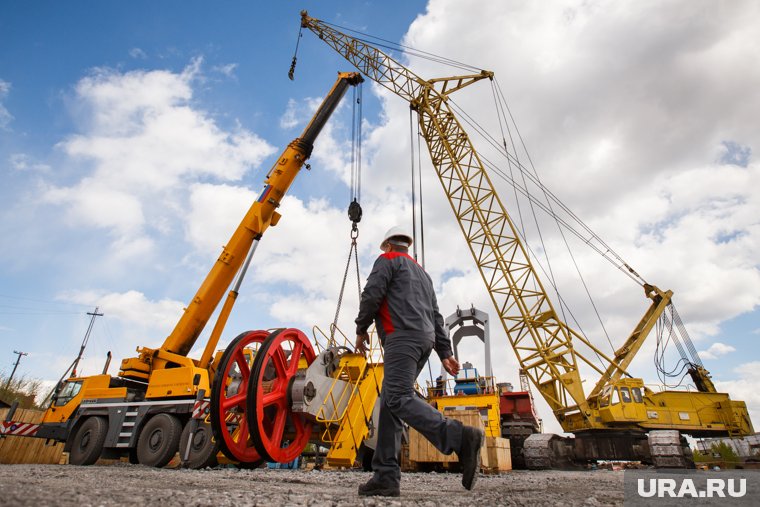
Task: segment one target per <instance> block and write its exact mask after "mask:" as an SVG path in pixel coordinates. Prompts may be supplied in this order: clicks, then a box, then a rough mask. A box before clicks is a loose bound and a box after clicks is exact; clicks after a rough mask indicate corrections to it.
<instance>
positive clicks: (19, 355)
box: [5, 350, 29, 389]
mask: <svg viewBox="0 0 760 507" xmlns="http://www.w3.org/2000/svg"><path fill="white" fill-rule="evenodd" d="M13 353H14V354H18V357H17V358H16V364H15V365H14V366H13V371H12V372H11V376H10V377H8V382H6V384H5V388H6V389H8V387H10V385H11V380H13V375H14V374H15V373H16V368H18V363H20V362H21V356H28V355H29V354H27V353H26V352H19V351H18V350H14V351H13Z"/></svg>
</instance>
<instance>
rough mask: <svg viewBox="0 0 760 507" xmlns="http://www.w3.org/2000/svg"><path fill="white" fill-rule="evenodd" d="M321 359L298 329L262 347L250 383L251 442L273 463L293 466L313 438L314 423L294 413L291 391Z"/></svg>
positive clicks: (284, 332)
mask: <svg viewBox="0 0 760 507" xmlns="http://www.w3.org/2000/svg"><path fill="white" fill-rule="evenodd" d="M316 357H317V355H316V354H315V353H314V348H313V347H312V346H311V342H310V341H309V339H308V338H307V337H306V335H305V334H304V333H303V332H301V331H299V330H298V329H280V330H277V331H275V332H273V333H272V334H270V335H269V337H268V338H267V339H266V340H265V341H264V343H262V344H261V348H260V349H259V351H258V352H257V353H256V356H254V358H253V366H252V368H251V378H250V379H249V380H248V396H247V400H246V416H247V420H248V421H247V422H248V428H249V431H250V433H251V441H252V442H253V445H254V447H256V450H257V451H258V452H259V455H260V456H261V457H262V458H263V459H265V460H267V461H271V462H276V463H290V462H291V461H293V460H294V459H296V458H297V457H298V456H300V455H301V453H302V452H303V450H304V448H305V447H306V444H308V443H309V439H310V438H311V429H312V421H311V420H310V419H307V418H306V416H305V415H304V414H301V413H297V412H294V411H293V410H292V409H291V393H290V387H291V385H292V382H293V380H294V379H295V378H296V375H297V374H298V373H299V370H302V369H304V368H308V366H309V365H310V364H311V363H313V362H314V359H316Z"/></svg>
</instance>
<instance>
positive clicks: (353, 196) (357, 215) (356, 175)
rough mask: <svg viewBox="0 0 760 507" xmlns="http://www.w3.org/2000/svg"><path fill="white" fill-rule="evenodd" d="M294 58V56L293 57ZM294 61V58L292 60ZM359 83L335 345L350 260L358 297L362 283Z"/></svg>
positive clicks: (355, 92)
mask: <svg viewBox="0 0 760 507" xmlns="http://www.w3.org/2000/svg"><path fill="white" fill-rule="evenodd" d="M294 58H295V57H294ZM294 61H295V60H294ZM361 86H362V85H361V83H359V84H358V85H357V86H356V87H354V89H353V100H352V104H353V108H352V118H351V164H350V171H351V178H350V189H349V193H350V196H349V200H350V202H349V205H348V218H349V220H350V221H351V232H350V238H351V246H350V247H349V249H348V260H347V261H346V269H345V271H344V273H343V282H342V283H341V286H340V294H339V295H338V304H337V307H336V309H335V318H334V319H333V323H332V325H331V326H330V343H329V345H330V346H335V345H336V341H335V331H336V329H337V328H338V318H339V317H340V308H341V305H342V304H343V295H344V293H345V290H346V282H347V281H348V271H349V269H350V268H351V260H352V259H353V260H354V266H355V269H356V285H357V289H358V294H359V299H361V294H362V285H361V274H360V271H359V248H358V245H357V242H356V240H357V239H358V238H359V226H358V224H359V222H360V221H361V219H362V207H361V204H360V201H361V181H362V178H361V153H362V150H361V145H362V88H361Z"/></svg>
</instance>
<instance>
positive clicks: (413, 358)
mask: <svg viewBox="0 0 760 507" xmlns="http://www.w3.org/2000/svg"><path fill="white" fill-rule="evenodd" d="M383 349H384V354H383V357H384V361H383V362H384V365H385V366H384V367H385V373H384V377H383V389H382V392H381V395H380V414H379V418H378V428H377V448H376V449H375V456H374V457H373V458H372V469H373V470H374V472H375V476H374V480H375V481H377V482H379V483H381V484H384V485H387V486H397V485H398V484H399V482H400V480H401V468H400V466H399V461H398V459H399V453H400V452H401V433H402V423H401V422H402V421H403V422H405V423H406V424H408V425H409V426H411V427H412V428H414V429H415V430H417V431H418V432H419V433H421V434H422V435H423V436H424V437H425V438H427V439H428V440H429V441H430V443H431V444H433V445H434V446H435V447H436V449H438V450H439V451H441V452H442V453H444V454H451V453H452V452H453V451H459V449H460V447H461V442H462V428H463V426H462V423H461V422H459V421H457V420H454V419H447V418H446V417H444V416H443V414H441V413H440V412H439V411H438V410H436V409H435V408H433V407H432V406H431V405H429V404H428V403H426V402H425V401H424V400H423V399H422V398H420V397H419V396H418V395H417V393H416V391H415V390H414V384H415V381H416V379H417V376H418V375H419V374H420V372H421V371H422V368H423V367H424V366H425V362H426V361H427V359H428V357H430V352H431V351H432V349H433V341H432V340H429V339H428V338H426V337H422V336H397V335H396V334H394V335H393V336H389V337H388V338H387V339H386V340H385V344H384V345H383Z"/></svg>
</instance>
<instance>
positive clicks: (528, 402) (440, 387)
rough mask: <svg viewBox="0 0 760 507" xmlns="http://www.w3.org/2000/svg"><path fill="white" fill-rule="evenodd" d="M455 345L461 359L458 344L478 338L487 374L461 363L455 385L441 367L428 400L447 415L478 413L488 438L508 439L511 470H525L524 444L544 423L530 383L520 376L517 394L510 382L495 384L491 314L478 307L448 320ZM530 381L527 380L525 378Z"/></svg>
mask: <svg viewBox="0 0 760 507" xmlns="http://www.w3.org/2000/svg"><path fill="white" fill-rule="evenodd" d="M445 324H446V329H447V330H448V332H449V334H450V336H451V340H452V344H453V346H454V356H455V357H456V358H457V360H460V355H459V344H460V343H461V341H462V339H463V338H466V337H469V336H475V337H477V338H479V339H480V340H481V341H482V342H483V348H484V356H485V357H484V359H485V375H480V374H479V372H478V370H477V368H474V367H473V366H472V364H470V363H469V362H465V363H463V364H462V369H461V370H460V372H459V374H458V375H457V376H456V377H455V378H454V379H453V382H451V381H449V380H448V379H447V375H446V371H445V370H444V369H443V368H441V374H440V376H439V377H438V378H437V379H436V380H435V382H433V383H428V386H427V397H428V399H429V400H430V401H431V403H433V404H434V405H435V406H436V407H437V408H438V409H439V410H441V411H442V412H443V413H444V414H447V413H451V411H453V410H477V411H478V412H479V413H480V415H481V419H482V425H483V426H484V429H485V432H486V436H487V437H502V438H506V439H508V440H509V449H510V454H511V464H512V468H515V469H522V468H525V459H524V457H523V444H524V442H525V439H526V438H527V437H528V436H530V435H532V434H534V433H540V432H541V421H540V419H539V418H538V416H537V415H536V410H535V404H534V403H533V397H532V395H531V393H530V390H529V387H528V386H527V383H526V382H524V381H523V379H524V378H525V377H524V375H521V385H522V391H518V392H516V391H514V390H513V389H512V387H511V384H509V383H496V382H495V377H494V375H493V369H492V366H491V362H492V360H491V339H490V335H491V333H490V326H489V318H488V314H487V313H486V312H484V311H482V310H479V309H477V308H475V307H471V308H470V309H468V310H462V309H460V308H457V310H456V311H455V312H454V313H452V314H451V315H449V316H448V317H446V319H445ZM525 380H527V379H525Z"/></svg>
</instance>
